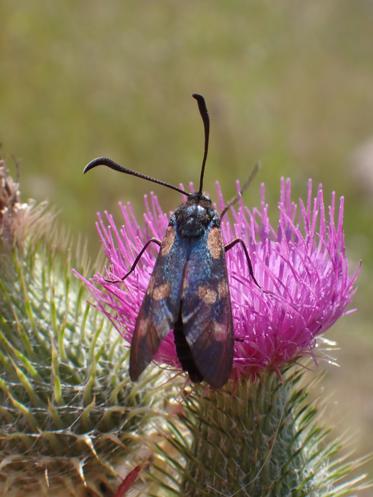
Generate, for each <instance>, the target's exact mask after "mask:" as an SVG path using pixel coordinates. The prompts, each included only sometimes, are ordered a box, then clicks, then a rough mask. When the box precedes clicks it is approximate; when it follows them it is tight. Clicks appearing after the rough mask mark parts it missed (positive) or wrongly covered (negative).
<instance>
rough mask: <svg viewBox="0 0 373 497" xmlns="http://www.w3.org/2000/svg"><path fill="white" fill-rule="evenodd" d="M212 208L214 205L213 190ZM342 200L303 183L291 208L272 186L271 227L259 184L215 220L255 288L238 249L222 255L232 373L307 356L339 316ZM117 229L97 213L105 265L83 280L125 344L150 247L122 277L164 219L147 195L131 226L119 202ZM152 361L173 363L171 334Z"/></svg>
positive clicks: (346, 278)
mask: <svg viewBox="0 0 373 497" xmlns="http://www.w3.org/2000/svg"><path fill="white" fill-rule="evenodd" d="M216 190H217V196H218V202H217V208H218V210H222V209H223V207H224V199H223V195H222V193H221V189H220V186H219V184H217V187H216ZM343 207H344V200H343V197H341V198H340V199H339V200H337V198H336V195H335V193H333V194H332V196H331V200H330V203H329V204H328V205H327V206H326V205H325V203H324V194H323V189H322V187H321V186H319V188H318V190H317V191H316V193H313V189H312V182H311V181H309V183H308V189H307V197H306V199H305V200H304V201H303V200H301V199H300V200H299V201H298V202H294V201H293V200H292V198H291V183H290V180H289V179H287V180H282V181H281V189H280V200H279V203H278V213H277V218H278V219H277V222H276V223H273V222H271V220H270V216H269V205H268V204H267V202H266V200H265V189H264V185H262V186H261V203H260V207H259V208H253V209H249V208H248V207H246V206H245V205H244V203H243V201H242V199H241V202H240V205H239V208H238V209H233V208H232V209H231V218H232V221H230V220H228V218H224V220H223V222H222V233H223V239H224V241H225V243H228V242H229V241H231V240H232V239H234V238H237V237H238V238H241V239H242V240H243V241H244V243H245V244H246V247H247V249H248V252H249V254H250V258H251V261H252V265H253V270H254V274H255V278H256V279H257V281H258V282H259V285H260V287H261V288H259V287H257V286H256V285H255V284H254V282H253V280H252V278H251V277H250V273H249V270H248V267H247V262H246V259H245V256H244V253H243V251H242V248H241V247H239V246H236V247H234V248H233V249H232V250H230V251H229V252H228V253H227V257H226V258H227V268H228V277H229V285H230V294H231V302H232V311H233V324H234V337H235V346H234V366H233V372H232V375H233V376H234V377H240V376H242V375H243V376H253V375H254V376H255V375H257V374H258V373H259V372H260V371H261V370H264V369H275V370H278V369H279V368H281V366H283V365H284V364H286V363H288V362H289V361H292V360H294V359H295V358H297V357H299V356H300V355H304V354H309V353H312V350H313V349H314V347H315V345H316V338H317V336H318V335H320V334H321V333H323V332H325V331H326V330H327V329H328V328H329V327H330V326H331V325H332V324H333V323H334V322H335V321H336V320H337V319H338V318H339V317H340V316H342V315H343V314H344V313H345V312H346V308H347V306H348V304H349V302H350V299H351V296H352V294H353V292H354V285H355V281H356V278H357V272H355V273H354V274H353V275H350V274H349V269H348V261H347V257H346V254H345V245H344V233H343ZM119 208H120V212H121V226H120V227H119V226H118V225H117V223H116V222H115V220H114V218H113V216H112V215H111V214H110V213H108V212H105V213H104V214H103V215H102V214H100V213H99V214H98V221H97V230H98V233H99V236H100V238H101V242H102V245H103V249H104V252H105V255H106V257H107V260H108V262H109V264H108V268H107V270H106V272H105V274H96V275H95V276H94V277H93V278H92V279H91V280H88V279H85V278H84V277H82V276H81V278H82V279H83V280H84V281H85V283H86V284H87V286H88V288H89V290H90V292H91V294H92V295H93V297H94V298H95V300H96V303H97V306H98V308H99V309H100V310H101V311H102V312H103V313H104V314H106V316H107V317H108V318H109V319H110V320H111V321H112V323H113V324H114V326H115V327H116V328H117V329H118V331H119V332H120V333H121V334H122V336H123V337H124V338H125V339H126V340H127V341H128V342H130V340H131V337H132V333H133V331H134V327H135V321H136V317H137V314H138V311H139V308H140V305H141V303H142V300H143V297H144V294H145V292H146V289H147V285H148V282H149V279H150V276H151V273H152V269H153V266H154V262H155V258H156V255H157V249H155V248H153V249H149V250H147V251H146V252H145V253H144V254H143V256H142V258H141V261H140V262H139V264H138V265H137V267H136V270H135V271H134V272H133V273H131V275H130V276H129V277H128V278H126V280H125V281H124V282H122V283H110V282H108V281H107V279H109V280H110V279H111V280H115V279H120V278H122V277H123V276H124V275H125V274H126V273H127V272H128V270H129V268H130V267H131V265H132V263H133V261H134V259H135V258H136V256H137V254H138V253H139V252H140V250H141V249H142V247H143V245H144V243H145V242H146V241H147V240H149V238H151V237H156V238H158V239H162V238H163V236H164V233H165V230H166V227H167V224H168V215H167V214H166V213H165V212H164V211H163V210H162V209H161V207H160V204H159V202H158V198H157V197H156V195H154V194H153V193H152V194H151V195H150V196H146V197H145V212H144V222H143V224H140V223H139V222H138V221H137V219H136V216H135V214H134V211H133V209H132V206H131V205H130V204H126V205H124V204H119ZM155 359H156V360H157V361H158V362H159V363H165V364H169V365H172V366H176V367H178V366H179V363H178V359H177V356H176V351H175V346H174V340H173V334H172V333H169V334H168V336H167V337H166V338H165V339H164V340H163V341H162V344H161V346H160V348H159V351H158V353H157V355H156V357H155Z"/></svg>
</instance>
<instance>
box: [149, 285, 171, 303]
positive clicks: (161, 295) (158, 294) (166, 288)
mask: <svg viewBox="0 0 373 497" xmlns="http://www.w3.org/2000/svg"><path fill="white" fill-rule="evenodd" d="M170 291H171V287H170V284H169V283H163V284H162V285H159V286H157V287H155V288H154V290H153V299H154V300H162V299H165V298H167V297H168V296H169V295H170Z"/></svg>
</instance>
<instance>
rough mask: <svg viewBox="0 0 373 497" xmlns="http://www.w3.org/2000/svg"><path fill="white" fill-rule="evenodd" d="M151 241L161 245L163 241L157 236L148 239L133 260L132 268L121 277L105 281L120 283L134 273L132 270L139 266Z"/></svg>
mask: <svg viewBox="0 0 373 497" xmlns="http://www.w3.org/2000/svg"><path fill="white" fill-rule="evenodd" d="M151 243H156V244H157V245H158V246H159V247H160V246H161V245H162V242H161V241H160V240H157V239H156V238H151V239H150V240H148V241H147V242H146V243H145V245H144V246H143V248H142V249H141V250H140V252H139V253H138V255H137V256H136V259H135V260H134V262H133V264H132V266H131V269H130V270H129V271H128V273H126V274H125V275H124V276H123V277H122V278H120V279H118V280H107V279H105V281H107V282H108V283H120V282H121V281H124V280H125V279H126V278H127V277H128V276H129V275H130V274H131V273H132V271H133V270H134V269H135V267H136V266H137V263H138V262H139V260H140V259H141V256H142V254H143V253H144V252H145V250H146V249H147V248H148V246H149V245H150V244H151Z"/></svg>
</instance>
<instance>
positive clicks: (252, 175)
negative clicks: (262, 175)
mask: <svg viewBox="0 0 373 497" xmlns="http://www.w3.org/2000/svg"><path fill="white" fill-rule="evenodd" d="M259 167H260V162H257V163H256V164H255V165H254V167H253V169H252V171H251V173H250V176H249V177H248V178H247V180H246V181H245V183H244V184H243V186H242V188H241V190H240V192H239V193H238V194H237V195H235V196H234V197H233V198H231V199H230V201H229V202H228V203H227V205H226V206H225V207H224V209H223V210H222V211H221V214H220V219H222V217H223V216H224V214H226V213H227V212H228V210H229V209H230V208H231V207H233V206H234V204H236V203H237V202H238V200H239V199H240V198H241V196H242V194H243V193H244V191H245V190H247V189H248V188H249V186H250V185H251V182H252V181H253V179H254V178H255V176H256V173H257V172H258V171H259Z"/></svg>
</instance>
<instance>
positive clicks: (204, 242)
mask: <svg viewBox="0 0 373 497" xmlns="http://www.w3.org/2000/svg"><path fill="white" fill-rule="evenodd" d="M181 317H182V325H183V333H184V336H185V339H186V342H187V344H188V345H189V348H190V351H191V356H192V358H193V360H194V363H195V366H196V367H197V369H198V371H199V372H200V374H201V376H202V377H203V379H204V380H205V381H207V382H208V383H209V384H210V385H211V386H213V387H215V388H219V387H221V386H222V385H224V383H225V382H226V381H227V380H228V378H229V375H230V372H231V369H232V362H233V322H232V309H231V301H230V295H229V286H228V275H227V267H226V262H225V251H224V246H223V241H222V237H221V232H220V229H219V228H218V227H217V226H214V225H212V226H209V227H208V228H207V230H206V232H205V234H204V235H203V237H201V238H199V239H197V240H195V241H193V243H192V245H191V251H190V254H189V258H188V262H187V264H186V268H185V272H184V280H183V293H182V307H181Z"/></svg>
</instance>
